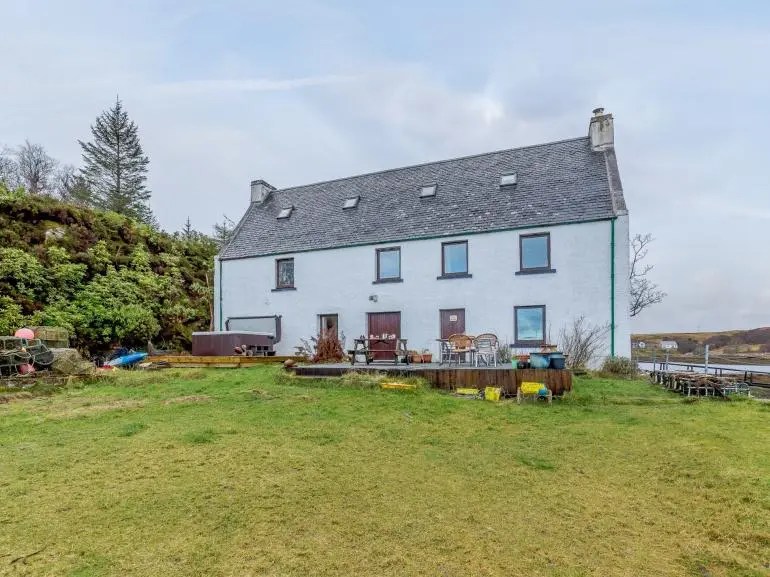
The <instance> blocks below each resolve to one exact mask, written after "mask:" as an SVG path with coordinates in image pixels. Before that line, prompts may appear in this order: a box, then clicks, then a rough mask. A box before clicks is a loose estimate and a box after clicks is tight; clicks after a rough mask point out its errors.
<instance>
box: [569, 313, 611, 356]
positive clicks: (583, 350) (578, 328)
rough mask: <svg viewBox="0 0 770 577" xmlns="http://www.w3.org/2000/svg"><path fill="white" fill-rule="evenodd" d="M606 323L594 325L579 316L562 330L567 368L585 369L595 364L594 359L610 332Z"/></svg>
mask: <svg viewBox="0 0 770 577" xmlns="http://www.w3.org/2000/svg"><path fill="white" fill-rule="evenodd" d="M609 330H610V329H609V327H608V326H605V325H593V324H591V323H589V322H588V321H586V318H585V317H584V316H582V315H581V316H579V317H577V318H576V319H574V320H573V321H572V323H571V324H569V325H567V326H566V327H564V328H563V329H562V330H561V334H560V335H559V344H560V345H561V351H562V352H563V353H564V354H565V355H566V356H567V368H570V369H585V368H586V367H590V366H594V365H593V364H592V361H593V360H594V359H595V358H596V357H597V356H598V354H599V351H600V350H601V349H602V347H603V346H604V343H605V337H606V336H607V333H608V332H609Z"/></svg>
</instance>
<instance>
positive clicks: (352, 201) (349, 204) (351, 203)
mask: <svg viewBox="0 0 770 577" xmlns="http://www.w3.org/2000/svg"><path fill="white" fill-rule="evenodd" d="M360 198H361V197H360V196H354V197H353V198H346V199H345V204H343V205H342V208H343V209H346V208H355V207H357V206H358V200H359V199H360Z"/></svg>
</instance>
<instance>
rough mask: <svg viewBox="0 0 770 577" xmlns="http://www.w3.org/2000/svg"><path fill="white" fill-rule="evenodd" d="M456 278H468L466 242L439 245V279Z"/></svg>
mask: <svg viewBox="0 0 770 577" xmlns="http://www.w3.org/2000/svg"><path fill="white" fill-rule="evenodd" d="M457 276H470V275H469V274H468V241H467V240H460V241H453V242H445V243H442V244H441V277H445V278H446V277H457ZM441 277H439V278H441Z"/></svg>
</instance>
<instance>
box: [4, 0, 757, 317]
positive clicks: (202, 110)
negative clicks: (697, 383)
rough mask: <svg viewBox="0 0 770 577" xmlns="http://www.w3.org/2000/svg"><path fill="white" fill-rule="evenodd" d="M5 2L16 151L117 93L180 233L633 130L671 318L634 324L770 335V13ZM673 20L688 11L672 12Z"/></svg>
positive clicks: (731, 6)
mask: <svg viewBox="0 0 770 577" xmlns="http://www.w3.org/2000/svg"><path fill="white" fill-rule="evenodd" d="M213 4H215V3H213V2H202V1H197V0H180V1H165V2H162V1H149V0H145V1H132V2H116V1H108V0H102V1H99V2H96V1H95V2H82V1H76V0H68V1H67V2H60V1H58V0H50V1H31V0H27V1H23V2H22V1H18V2H17V1H12V0H0V23H1V24H0V29H1V30H2V32H1V33H0V80H1V81H2V86H1V87H0V145H7V146H15V145H17V144H18V143H20V142H23V141H24V139H29V140H30V141H32V142H37V143H41V144H43V145H44V146H45V147H46V148H47V149H48V151H49V153H50V154H51V155H52V156H54V157H56V158H57V159H59V160H60V161H63V162H67V163H72V164H75V165H79V164H80V161H81V159H80V149H79V146H78V144H77V139H78V138H80V139H88V138H90V132H89V126H90V125H91V124H92V123H93V121H94V118H95V117H96V115H97V114H98V113H99V112H101V111H102V110H103V109H105V108H107V107H109V106H110V105H111V104H112V103H113V101H114V99H115V96H116V94H118V93H119V94H120V97H121V99H122V100H123V101H124V104H125V107H126V109H127V111H128V113H129V115H130V116H131V117H132V119H134V120H135V121H136V122H137V123H138V124H139V127H140V135H141V138H142V142H143V145H144V149H145V152H146V153H147V154H148V155H149V157H150V161H151V163H150V177H149V185H150V187H151V189H152V191H153V197H152V208H153V210H154V212H155V214H156V215H157V217H158V219H159V221H160V223H161V225H162V226H163V227H164V228H166V229H168V230H177V229H179V228H180V227H181V225H182V223H183V222H184V220H185V219H186V218H187V216H189V217H190V219H191V220H192V223H193V225H194V226H195V227H196V228H198V229H200V230H204V231H206V232H209V231H210V228H211V225H212V224H213V222H215V221H217V220H221V217H222V215H223V214H226V215H228V216H230V217H231V218H233V219H234V220H236V221H237V220H238V218H240V216H241V214H242V213H243V211H244V210H245V208H246V205H247V204H248V198H249V182H250V180H252V179H255V178H263V179H265V180H267V181H268V182H270V183H272V184H273V185H275V186H278V187H284V186H289V185H295V184H303V183H308V182H315V181H319V180H324V179H328V178H335V177H341V176H349V175H352V174H358V173H362V172H368V171H373V170H378V169H383V168H391V167H395V166H401V165H406V164H413V163H419V162H426V161H431V160H439V159H442V158H448V157H453V156H458V155H465V154H473V153H479V152H486V151H490V150H495V149H500V148H512V147H516V146H522V145H527V144H535V143H539V142H545V141H549V140H556V139H562V138H570V137H574V136H580V135H583V134H585V133H586V132H587V125H588V119H589V116H590V112H591V109H592V108H594V107H596V106H600V105H601V106H604V107H605V108H606V109H607V110H608V111H610V112H612V113H613V114H614V115H615V135H616V147H617V151H618V158H619V162H620V170H621V176H622V179H623V185H624V189H625V194H626V201H627V203H628V205H629V208H630V212H631V227H632V231H633V232H650V233H652V234H653V235H654V237H655V238H656V241H655V243H654V245H653V246H652V248H651V250H650V256H649V259H650V261H651V262H653V263H655V265H656V267H655V270H654V271H653V273H652V276H653V277H654V280H655V281H656V282H658V283H659V284H660V285H661V287H662V288H664V289H665V290H666V292H668V298H667V299H666V300H665V302H664V303H663V304H660V305H657V306H655V307H654V308H652V309H650V310H649V311H645V312H644V313H642V314H641V315H640V316H639V317H637V318H636V319H634V327H633V328H634V330H635V331H637V332H638V331H666V330H670V331H674V330H681V331H683V330H718V329H729V328H751V327H755V326H760V325H770V261H769V260H768V256H767V255H768V246H769V245H770V177H769V176H768V174H770V147H769V146H768V144H767V143H768V139H769V136H768V132H769V130H770V73H769V70H770V3H767V2H760V1H757V2H740V1H731V2H727V1H723V2H709V1H704V0H700V1H692V2H670V1H663V0H661V1H659V2H642V1H636V2H626V3H624V2H619V1H617V0H615V1H607V2H594V3H592V2H588V1H583V2H572V1H568V0H565V1H563V2H548V1H544V0H536V1H532V2H517V1H513V0H507V1H503V0H501V1H499V2H493V1H482V0H476V1H474V2H468V1H464V2H453V1H449V0H435V1H421V2H418V1H417V0H410V1H393V0H389V1H387V2H356V1H352V0H351V1H348V2H344V1H328V2H315V1H312V0H306V1H294V0H282V1H281V2H277V1H271V2H258V1H254V0H242V1H232V2H218V3H216V4H217V6H216V7H212V6H210V5H213ZM674 5H675V6H674Z"/></svg>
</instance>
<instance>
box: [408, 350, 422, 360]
mask: <svg viewBox="0 0 770 577" xmlns="http://www.w3.org/2000/svg"><path fill="white" fill-rule="evenodd" d="M407 354H408V355H409V362H410V363H421V362H422V355H421V354H420V352H419V351H411V350H410V351H407Z"/></svg>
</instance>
